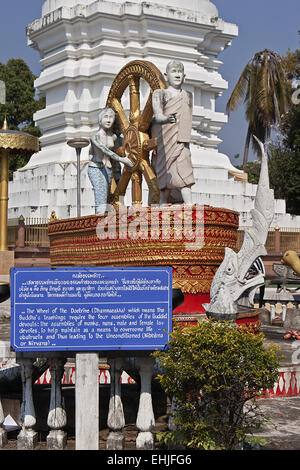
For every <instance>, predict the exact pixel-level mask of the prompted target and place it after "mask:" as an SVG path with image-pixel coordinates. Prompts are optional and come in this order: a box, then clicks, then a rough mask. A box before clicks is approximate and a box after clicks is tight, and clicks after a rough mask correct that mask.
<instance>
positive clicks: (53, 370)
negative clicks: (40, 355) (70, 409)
mask: <svg viewBox="0 0 300 470" xmlns="http://www.w3.org/2000/svg"><path fill="white" fill-rule="evenodd" d="M49 354H50V353H49ZM35 360H36V357H34V356H33V357H23V356H22V355H21V356H20V357H18V358H17V361H18V364H19V365H20V369H21V370H20V372H21V380H22V389H23V393H22V405H21V414H20V418H19V422H20V426H21V430H20V432H19V434H18V436H17V449H18V450H34V449H35V447H36V446H37V444H38V432H37V431H36V430H35V426H36V423H37V419H36V413H35V406H34V399H33V363H34V361H35ZM125 361H126V359H125ZM66 362H67V358H66V357H64V356H63V355H62V356H61V357H59V356H57V355H54V356H53V357H49V358H48V363H49V366H50V367H49V374H50V378H51V380H50V381H49V382H50V386H51V389H50V401H49V412H48V417H47V425H48V428H49V433H48V436H47V448H48V449H49V450H63V449H64V448H65V447H66V445H67V433H66V432H65V430H64V428H65V427H66V424H67V415H66V410H65V408H64V400H63V397H62V385H63V377H64V374H65V365H66ZM107 362H108V366H109V376H110V400H109V407H108V415H107V426H108V428H109V431H110V432H109V435H108V437H107V440H106V449H107V450H123V449H124V446H125V438H124V434H123V430H124V427H125V415H124V411H123V405H122V398H121V383H122V381H121V376H122V374H123V371H124V366H125V362H124V358H121V357H119V358H118V357H117V358H115V357H113V358H108V361H107ZM75 367H76V380H75V418H76V421H75V433H76V436H75V446H76V450H98V449H99V357H98V354H97V353H96V352H95V353H94V352H92V353H85V352H84V353H81V352H80V353H76V357H75ZM135 369H136V372H137V373H138V374H139V376H140V382H141V387H140V397H139V404H138V410H137V416H136V427H137V431H138V434H137V438H136V449H138V450H144V449H148V450H151V449H154V434H153V433H152V432H151V431H152V429H153V427H154V426H155V419H154V412H153V405H152V395H151V381H152V377H153V374H154V359H153V358H152V357H149V356H147V355H146V356H144V357H138V358H136V359H135ZM3 422H4V413H3V408H2V405H1V399H0V449H1V448H5V446H6V444H7V433H6V431H5V430H4V428H3V426H2V425H3ZM92 431H93V432H92Z"/></svg>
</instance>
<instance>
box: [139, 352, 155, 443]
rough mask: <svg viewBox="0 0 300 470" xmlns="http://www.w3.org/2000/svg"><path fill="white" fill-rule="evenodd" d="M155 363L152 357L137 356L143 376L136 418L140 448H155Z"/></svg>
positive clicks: (140, 372)
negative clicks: (153, 384)
mask: <svg viewBox="0 0 300 470" xmlns="http://www.w3.org/2000/svg"><path fill="white" fill-rule="evenodd" d="M154 363H155V361H154V359H153V358H152V357H139V358H137V364H138V370H139V374H140V377H141V391H140V402H139V409H138V414H137V419H136V426H137V428H138V430H139V434H138V436H137V438H136V448H137V449H140V450H152V449H154V438H153V434H152V433H151V430H152V429H153V428H154V426H155V420H154V413H153V407H152V395H151V381H152V376H153V368H154Z"/></svg>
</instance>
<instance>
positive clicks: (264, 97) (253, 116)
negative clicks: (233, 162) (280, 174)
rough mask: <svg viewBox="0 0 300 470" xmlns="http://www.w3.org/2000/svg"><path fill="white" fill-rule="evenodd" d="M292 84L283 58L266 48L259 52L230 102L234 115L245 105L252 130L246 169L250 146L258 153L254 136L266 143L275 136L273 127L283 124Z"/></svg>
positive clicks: (236, 86)
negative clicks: (282, 120) (290, 84)
mask: <svg viewBox="0 0 300 470" xmlns="http://www.w3.org/2000/svg"><path fill="white" fill-rule="evenodd" d="M288 90H289V82H288V79H287V75H286V72H285V69H284V68H283V66H282V61H281V57H280V55H279V54H277V53H276V52H273V51H270V50H268V49H265V50H263V51H261V52H257V53H256V54H255V55H254V56H253V57H252V59H251V60H250V61H249V62H248V63H247V65H246V67H245V68H244V70H243V72H242V74H241V75H240V77H239V79H238V81H237V83H236V85H235V87H234V90H233V92H232V94H231V96H230V98H229V100H228V103H227V112H228V114H229V115H230V114H231V112H232V111H234V110H236V109H237V108H238V106H239V105H240V104H241V103H242V102H244V104H245V108H246V109H245V115H246V120H247V121H248V131H247V137H246V142H245V150H244V158H243V168H244V169H245V168H246V165H247V161H248V153H249V147H250V143H251V140H252V145H253V149H254V151H255V152H256V153H258V146H257V143H256V141H255V139H254V138H253V136H254V135H256V137H258V138H259V139H260V140H261V141H262V142H265V141H266V139H269V138H270V136H271V130H272V126H274V125H276V124H279V123H280V122H281V116H282V115H283V114H284V113H286V111H287V109H288V106H289V104H290V98H289V97H290V95H289V93H288Z"/></svg>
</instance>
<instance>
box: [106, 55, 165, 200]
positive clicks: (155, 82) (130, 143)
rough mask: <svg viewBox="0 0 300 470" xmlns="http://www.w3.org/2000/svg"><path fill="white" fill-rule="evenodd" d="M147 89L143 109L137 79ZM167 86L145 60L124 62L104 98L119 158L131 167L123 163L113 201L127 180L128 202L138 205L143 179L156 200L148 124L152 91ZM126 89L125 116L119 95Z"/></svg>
mask: <svg viewBox="0 0 300 470" xmlns="http://www.w3.org/2000/svg"><path fill="white" fill-rule="evenodd" d="M141 80H144V81H145V82H146V83H147V84H148V85H149V88H150V91H149V96H148V98H147V100H146V104H145V106H144V109H141V96H140V81H141ZM165 88H167V83H166V81H165V79H164V77H163V75H162V73H161V72H160V71H159V70H158V68H157V67H156V66H155V65H154V64H152V63H151V62H148V61H143V60H134V61H132V62H129V63H128V64H127V65H125V66H124V67H123V68H122V69H121V70H120V72H119V73H118V75H117V76H116V77H115V79H114V81H113V83H112V86H111V88H110V92H109V95H108V98H107V102H106V106H107V107H109V108H112V109H113V110H114V111H115V113H116V119H117V122H118V124H119V126H120V129H121V132H122V134H123V144H122V146H121V147H119V148H118V149H117V150H116V153H117V154H118V155H120V156H122V157H124V156H126V157H128V158H129V159H130V160H131V162H132V163H133V167H132V168H129V167H128V166H125V167H124V169H123V172H122V175H121V178H120V180H119V183H118V185H117V187H116V188H115V190H114V192H113V194H112V196H111V201H112V203H117V201H118V200H119V197H120V196H124V195H125V192H126V189H127V187H128V185H129V182H130V181H131V182H132V204H133V205H139V204H142V179H143V177H144V178H145V180H146V183H147V185H148V188H149V191H150V195H151V201H152V203H158V201H159V189H158V186H157V182H156V177H155V174H154V172H153V170H152V168H151V166H150V163H149V152H150V151H151V150H153V149H155V148H156V139H151V137H150V135H149V133H150V126H151V121H152V118H153V109H152V94H153V91H154V90H157V89H165ZM127 89H129V101H130V110H129V116H127V114H126V112H125V110H124V108H123V105H122V97H123V95H124V93H125V91H126V90H127Z"/></svg>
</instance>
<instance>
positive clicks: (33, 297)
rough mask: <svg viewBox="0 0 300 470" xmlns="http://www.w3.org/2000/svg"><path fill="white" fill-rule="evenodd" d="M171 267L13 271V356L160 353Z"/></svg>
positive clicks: (168, 321) (168, 313) (167, 325)
mask: <svg viewBox="0 0 300 470" xmlns="http://www.w3.org/2000/svg"><path fill="white" fill-rule="evenodd" d="M171 330H172V268H164V267H162V268H92V267H91V268H84V267H82V268H55V269H51V268H12V269H11V346H12V348H13V349H14V350H15V351H23V352H24V351H94V350H95V351H97V350H99V351H100V350H102V351H109V350H112V351H113V350H125V351H128V350H133V351H134V350H154V349H163V348H164V346H165V344H166V343H167V341H168V340H169V333H170V332H171Z"/></svg>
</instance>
